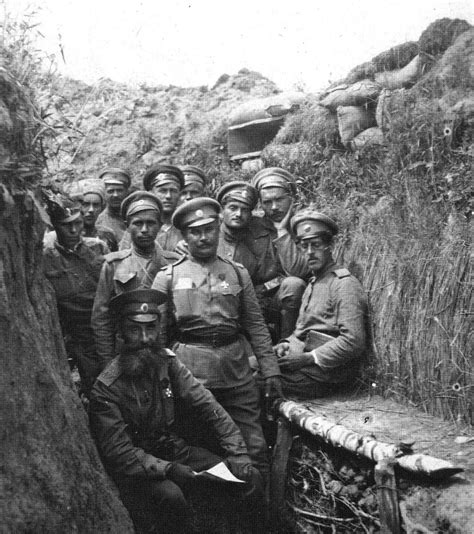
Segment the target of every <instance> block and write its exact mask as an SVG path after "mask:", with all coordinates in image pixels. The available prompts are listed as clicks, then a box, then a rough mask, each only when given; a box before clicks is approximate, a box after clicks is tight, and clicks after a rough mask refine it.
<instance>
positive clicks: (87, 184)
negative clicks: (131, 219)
mask: <svg viewBox="0 0 474 534" xmlns="http://www.w3.org/2000/svg"><path fill="white" fill-rule="evenodd" d="M72 185H73V186H74V187H73V188H72V187H71V188H70V189H69V190H68V193H69V196H70V197H71V198H75V199H77V200H78V201H79V202H80V203H81V212H82V218H83V222H84V226H83V228H82V232H81V235H82V237H93V238H96V239H100V240H102V241H103V242H104V243H105V244H106V245H107V246H108V248H109V250H110V252H115V251H116V250H117V249H118V244H117V239H116V237H115V234H114V232H113V230H112V229H110V228H105V227H104V226H96V221H97V217H98V216H99V214H100V213H101V212H102V211H103V210H104V208H105V191H104V187H103V184H102V182H101V181H99V180H88V179H85V180H80V181H78V182H74V183H73V184H72ZM55 239H56V232H55V231H54V230H53V231H52V232H48V233H46V234H45V236H44V240H43V245H44V246H46V245H50V244H52V243H54V240H55Z"/></svg>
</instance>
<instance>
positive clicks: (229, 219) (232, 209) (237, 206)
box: [222, 200, 252, 230]
mask: <svg viewBox="0 0 474 534" xmlns="http://www.w3.org/2000/svg"><path fill="white" fill-rule="evenodd" d="M251 216H252V212H251V210H250V208H249V207H248V206H247V205H246V204H244V203H242V202H238V201H236V200H231V201H229V202H227V203H226V205H225V206H224V207H223V208H222V219H223V221H224V224H225V225H226V226H227V227H229V228H234V229H236V230H238V229H240V228H246V227H247V226H248V224H249V221H250V217H251Z"/></svg>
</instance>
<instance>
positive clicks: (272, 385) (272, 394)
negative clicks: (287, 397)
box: [265, 376, 283, 401]
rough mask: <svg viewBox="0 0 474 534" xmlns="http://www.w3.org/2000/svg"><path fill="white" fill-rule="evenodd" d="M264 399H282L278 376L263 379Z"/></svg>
mask: <svg viewBox="0 0 474 534" xmlns="http://www.w3.org/2000/svg"><path fill="white" fill-rule="evenodd" d="M265 397H268V398H270V399H271V401H274V400H275V399H281V398H282V397H283V390H282V387H281V379H280V377H279V376H270V377H269V378H265Z"/></svg>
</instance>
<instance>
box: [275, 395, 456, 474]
mask: <svg viewBox="0 0 474 534" xmlns="http://www.w3.org/2000/svg"><path fill="white" fill-rule="evenodd" d="M278 411H279V413H280V414H281V415H282V416H283V417H286V418H287V419H288V421H290V422H292V423H294V424H295V425H297V426H299V427H300V428H302V429H304V430H306V431H307V432H309V433H310V434H312V435H313V436H317V437H319V438H321V439H323V440H324V441H326V443H329V444H331V445H333V446H334V447H342V448H344V449H346V450H348V451H350V452H353V453H355V454H360V455H361V456H365V457H366V458H368V459H369V460H373V461H374V462H376V463H378V462H379V461H381V460H384V459H386V458H395V462H396V463H397V464H398V465H399V466H400V467H403V468H404V469H406V470H408V471H411V472H412V473H418V474H419V473H422V474H424V475H426V476H429V477H431V478H437V479H441V478H447V477H450V476H451V475H454V474H456V473H461V472H462V471H463V468H462V467H458V466H455V465H454V464H452V463H451V462H448V461H446V460H440V459H439V458H434V457H433V456H427V455H426V454H413V453H412V451H410V450H409V451H408V452H407V450H406V448H403V449H402V448H400V447H399V446H397V445H394V444H390V443H384V442H382V441H378V440H376V439H375V438H373V437H371V436H363V435H362V434H359V433H358V432H353V431H352V430H350V429H348V428H346V427H345V426H343V425H338V424H336V423H335V422H334V421H331V420H330V419H328V418H327V417H321V416H318V415H317V414H315V413H314V412H312V411H311V410H308V408H306V407H305V406H303V405H301V404H299V403H297V402H294V401H282V402H281V403H280V404H279V407H278Z"/></svg>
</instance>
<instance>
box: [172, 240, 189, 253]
mask: <svg viewBox="0 0 474 534" xmlns="http://www.w3.org/2000/svg"><path fill="white" fill-rule="evenodd" d="M174 251H175V252H176V253H177V254H181V255H182V256H187V255H188V252H189V249H188V244H187V243H186V241H185V240H184V239H181V241H178V243H177V245H176V247H175V249H174Z"/></svg>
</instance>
